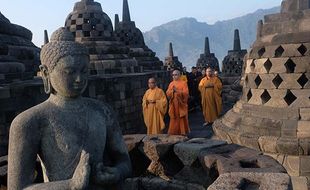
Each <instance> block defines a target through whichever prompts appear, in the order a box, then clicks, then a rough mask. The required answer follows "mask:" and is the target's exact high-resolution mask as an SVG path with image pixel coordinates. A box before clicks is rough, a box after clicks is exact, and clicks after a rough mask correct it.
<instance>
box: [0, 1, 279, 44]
mask: <svg viewBox="0 0 310 190" xmlns="http://www.w3.org/2000/svg"><path fill="white" fill-rule="evenodd" d="M77 1H78V0H0V5H1V6H0V12H2V14H4V16H6V17H7V18H8V19H9V20H10V21H11V22H12V23H14V24H18V25H22V26H24V27H26V28H28V29H30V30H31V31H32V32H33V42H34V43H35V44H36V45H37V46H39V47H40V46H41V45H42V44H43V34H44V33H43V31H44V30H45V29H46V30H48V32H49V34H51V33H52V32H53V31H55V30H56V29H58V28H59V27H61V26H63V25H64V23H65V19H66V17H67V15H68V14H69V13H70V12H71V11H72V9H73V6H74V3H75V2H77ZM97 2H99V3H101V6H102V9H103V11H104V12H105V13H107V14H108V15H109V16H110V18H111V20H112V23H113V22H114V15H115V14H119V16H120V19H121V17H122V16H121V15H122V4H123V0H97ZM128 2H129V8H130V13H131V19H132V20H133V21H135V22H136V25H137V27H138V28H140V30H141V31H143V32H145V31H148V30H151V29H152V28H153V27H156V26H159V25H161V24H164V23H167V22H169V21H172V20H176V19H179V18H182V17H194V18H196V19H197V20H198V21H200V22H207V23H208V24H213V23H215V22H216V21H221V20H227V19H231V18H235V17H239V16H243V15H245V14H247V13H252V12H254V11H256V10H257V9H267V8H271V7H275V6H279V5H280V4H281V0H128Z"/></svg>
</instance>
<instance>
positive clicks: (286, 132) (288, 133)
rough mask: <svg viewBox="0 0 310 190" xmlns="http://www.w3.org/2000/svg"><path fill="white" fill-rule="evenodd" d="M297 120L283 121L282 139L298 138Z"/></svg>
mask: <svg viewBox="0 0 310 190" xmlns="http://www.w3.org/2000/svg"><path fill="white" fill-rule="evenodd" d="M297 123H298V121H297V120H282V127H281V137H297Z"/></svg>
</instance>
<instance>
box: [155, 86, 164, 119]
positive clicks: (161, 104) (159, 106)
mask: <svg viewBox="0 0 310 190" xmlns="http://www.w3.org/2000/svg"><path fill="white" fill-rule="evenodd" d="M159 97H160V99H159V100H157V101H156V107H157V109H158V110H159V111H160V113H162V114H163V115H164V114H166V112H167V98H166V95H165V93H164V91H163V90H161V89H160V91H159Z"/></svg>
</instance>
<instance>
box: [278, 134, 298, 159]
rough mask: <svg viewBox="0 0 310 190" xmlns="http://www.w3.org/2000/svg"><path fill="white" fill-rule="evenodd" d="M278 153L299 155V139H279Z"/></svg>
mask: <svg viewBox="0 0 310 190" xmlns="http://www.w3.org/2000/svg"><path fill="white" fill-rule="evenodd" d="M277 152H278V153H281V154H288V155H299V152H298V139H297V138H279V140H278V141H277Z"/></svg>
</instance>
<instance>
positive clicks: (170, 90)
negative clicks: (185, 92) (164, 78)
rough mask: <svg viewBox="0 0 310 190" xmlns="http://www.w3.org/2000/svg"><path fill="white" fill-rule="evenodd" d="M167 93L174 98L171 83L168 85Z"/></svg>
mask: <svg viewBox="0 0 310 190" xmlns="http://www.w3.org/2000/svg"><path fill="white" fill-rule="evenodd" d="M166 94H167V96H168V98H169V99H171V98H172V96H173V86H172V84H171V83H170V84H169V87H168V89H167V91H166Z"/></svg>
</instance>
